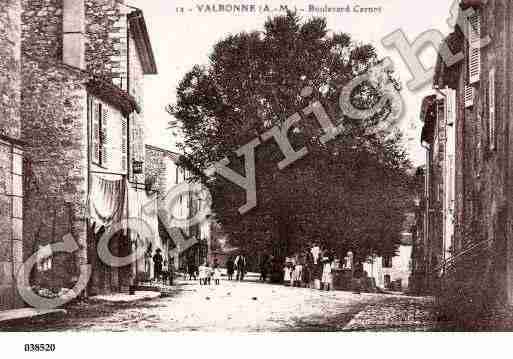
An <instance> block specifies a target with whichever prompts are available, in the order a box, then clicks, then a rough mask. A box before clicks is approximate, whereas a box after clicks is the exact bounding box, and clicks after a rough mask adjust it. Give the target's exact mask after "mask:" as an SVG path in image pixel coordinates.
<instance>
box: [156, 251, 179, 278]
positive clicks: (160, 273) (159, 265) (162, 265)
mask: <svg viewBox="0 0 513 359" xmlns="http://www.w3.org/2000/svg"><path fill="white" fill-rule="evenodd" d="M161 252H162V250H161V249H160V248H157V249H156V251H155V255H154V256H153V274H154V278H155V280H156V281H157V282H158V281H162V282H163V283H164V284H169V285H173V279H174V269H175V265H174V261H173V258H171V259H170V262H169V263H168V262H167V261H166V260H164V257H163V256H162V254H161Z"/></svg>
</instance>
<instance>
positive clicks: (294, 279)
mask: <svg viewBox="0 0 513 359" xmlns="http://www.w3.org/2000/svg"><path fill="white" fill-rule="evenodd" d="M332 272H333V256H332V255H331V254H330V253H329V251H327V250H322V249H321V248H320V247H319V246H317V245H316V244H314V245H313V246H312V248H311V249H310V250H309V251H307V252H305V253H302V254H300V255H298V256H296V257H295V258H292V259H290V260H288V261H286V263H285V266H284V267H283V282H284V283H285V284H290V286H293V287H303V286H304V287H309V288H312V287H313V288H318V289H321V290H327V291H329V290H330V289H332V288H333V274H332Z"/></svg>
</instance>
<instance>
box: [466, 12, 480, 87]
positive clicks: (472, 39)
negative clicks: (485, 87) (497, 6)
mask: <svg viewBox="0 0 513 359" xmlns="http://www.w3.org/2000/svg"><path fill="white" fill-rule="evenodd" d="M468 42H469V54H468V72H469V82H470V84H473V83H476V82H479V80H480V79H481V14H480V12H479V11H477V10H475V11H474V13H473V14H472V15H471V16H469V18H468Z"/></svg>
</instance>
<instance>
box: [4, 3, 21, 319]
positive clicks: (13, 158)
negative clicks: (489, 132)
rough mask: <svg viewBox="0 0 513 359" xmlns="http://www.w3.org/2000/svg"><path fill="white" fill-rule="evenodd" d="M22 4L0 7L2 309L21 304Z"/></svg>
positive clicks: (7, 4)
mask: <svg viewBox="0 0 513 359" xmlns="http://www.w3.org/2000/svg"><path fill="white" fill-rule="evenodd" d="M20 47H21V4H20V0H6V1H3V2H2V6H1V7H0V310H5V309H13V308H16V307H19V306H21V305H22V302H21V301H20V298H19V296H18V294H17V291H16V287H15V285H14V283H15V274H16V273H17V272H18V270H19V268H20V266H21V263H22V261H23V253H22V247H23V245H22V243H23V242H22V240H23V233H22V232H23V171H22V170H23V147H24V146H23V142H22V141H21V140H20V137H21V117H20V102H21V51H20Z"/></svg>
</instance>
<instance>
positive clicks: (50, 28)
mask: <svg viewBox="0 0 513 359" xmlns="http://www.w3.org/2000/svg"><path fill="white" fill-rule="evenodd" d="M62 1H63V0H22V7H23V12H22V24H23V25H22V37H23V43H22V51H23V53H24V54H25V55H27V56H30V57H32V58H38V59H46V60H53V61H57V60H60V59H61V58H62Z"/></svg>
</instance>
